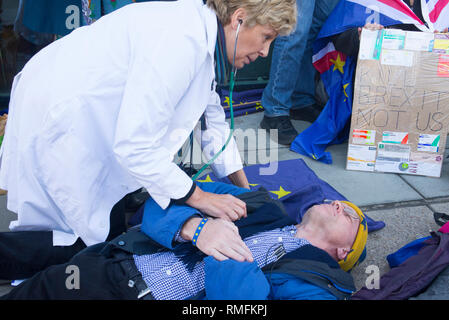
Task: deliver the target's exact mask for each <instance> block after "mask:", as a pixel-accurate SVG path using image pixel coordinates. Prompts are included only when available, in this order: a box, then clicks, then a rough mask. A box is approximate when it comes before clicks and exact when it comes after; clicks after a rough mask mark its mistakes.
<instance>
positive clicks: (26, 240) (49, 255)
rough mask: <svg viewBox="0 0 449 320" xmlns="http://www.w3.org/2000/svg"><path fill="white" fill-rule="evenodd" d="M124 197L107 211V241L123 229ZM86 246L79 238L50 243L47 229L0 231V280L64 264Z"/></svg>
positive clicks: (25, 276) (21, 277) (50, 235)
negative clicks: (63, 242) (68, 241)
mask: <svg viewBox="0 0 449 320" xmlns="http://www.w3.org/2000/svg"><path fill="white" fill-rule="evenodd" d="M125 202H126V197H125V198H123V199H122V200H120V201H119V202H118V203H117V204H116V205H115V206H114V207H113V208H112V210H111V215H110V229H109V235H108V238H107V241H109V240H111V239H113V238H115V237H117V236H118V235H120V234H121V233H123V232H125V231H126V215H125ZM84 248H86V245H85V244H84V242H83V241H82V240H81V239H78V240H77V241H76V242H75V243H74V244H73V245H71V246H53V233H52V232H51V231H18V232H1V233H0V279H4V280H15V279H26V278H29V277H31V276H32V275H34V274H35V273H36V272H38V271H41V270H44V269H45V268H47V267H48V266H52V265H57V264H61V263H66V262H67V261H69V260H70V258H72V257H73V256H74V255H75V254H77V253H78V252H80V251H81V250H83V249H84Z"/></svg>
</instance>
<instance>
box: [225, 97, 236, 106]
mask: <svg viewBox="0 0 449 320" xmlns="http://www.w3.org/2000/svg"><path fill="white" fill-rule="evenodd" d="M223 102H224V103H226V104H227V105H228V107H229V106H230V102H231V100H230V99H229V97H226V98H225V99H224V101H223ZM232 103H234V100H232Z"/></svg>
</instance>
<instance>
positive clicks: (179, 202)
mask: <svg viewBox="0 0 449 320" xmlns="http://www.w3.org/2000/svg"><path fill="white" fill-rule="evenodd" d="M195 188H196V183H195V181H194V182H193V183H192V187H190V190H189V192H187V194H186V195H185V196H184V197H182V198H181V199H172V200H171V203H172V204H176V205H178V206H179V205H183V204H185V203H186V201H187V200H189V198H190V197H191V196H192V194H193V193H194V192H195Z"/></svg>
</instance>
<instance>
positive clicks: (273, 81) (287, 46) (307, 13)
mask: <svg viewBox="0 0 449 320" xmlns="http://www.w3.org/2000/svg"><path fill="white" fill-rule="evenodd" d="M338 1H339V0H297V1H296V4H297V6H298V17H297V26H296V30H295V31H294V32H293V33H292V34H290V35H289V36H283V37H278V38H277V39H276V40H275V43H274V48H273V56H272V61H271V69H270V80H269V82H268V85H267V86H266V87H265V90H264V92H263V95H262V105H263V107H264V109H265V115H266V116H268V117H276V116H285V115H289V113H290V109H291V108H294V109H299V108H302V107H306V106H308V105H312V104H314V103H315V73H316V70H315V68H314V67H313V64H312V44H313V41H314V40H315V38H316V37H317V35H318V32H319V31H320V29H321V26H322V25H323V23H324V22H325V21H326V19H327V17H328V16H329V14H330V13H331V12H332V10H333V9H334V7H335V6H336V5H337V3H338Z"/></svg>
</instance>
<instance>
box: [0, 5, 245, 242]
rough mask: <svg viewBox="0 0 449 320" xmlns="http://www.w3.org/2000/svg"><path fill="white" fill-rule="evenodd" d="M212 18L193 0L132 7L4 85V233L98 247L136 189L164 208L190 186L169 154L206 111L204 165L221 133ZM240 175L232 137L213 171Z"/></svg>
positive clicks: (57, 45) (54, 47)
mask: <svg viewBox="0 0 449 320" xmlns="http://www.w3.org/2000/svg"><path fill="white" fill-rule="evenodd" d="M216 36H217V20H216V16H215V14H214V13H213V12H212V11H211V10H210V9H208V8H207V7H206V6H205V5H203V2H202V1H201V0H179V1H175V2H146V3H136V4H131V5H128V6H126V7H124V8H121V9H119V10H117V11H115V12H113V13H111V14H108V15H106V16H104V17H103V18H101V19H100V20H98V21H97V22H95V23H94V24H92V25H90V26H86V27H81V28H78V29H76V30H75V31H73V32H72V33H71V34H69V35H68V36H66V37H64V38H62V39H60V40H57V41H55V42H54V43H52V44H51V45H49V46H48V47H46V48H44V49H43V50H41V51H40V52H39V53H38V54H37V55H36V56H34V57H33V58H32V59H31V60H30V61H29V62H28V63H27V65H26V66H25V67H24V69H23V70H22V72H21V73H19V74H18V75H17V76H16V78H15V80H14V83H13V89H12V92H11V101H10V108H9V116H8V124H7V128H6V135H5V140H4V143H3V145H2V150H1V157H2V158H1V167H0V188H2V189H6V190H8V203H7V206H8V209H9V210H11V211H13V212H16V213H18V220H17V221H13V222H12V223H11V225H10V229H11V230H12V231H22V230H52V231H53V244H54V245H71V244H73V243H74V242H75V241H76V239H77V238H78V237H81V239H82V240H83V241H84V242H85V243H86V244H87V245H92V244H95V243H98V242H102V241H104V240H105V239H106V237H107V235H108V233H109V214H110V211H111V209H112V207H113V206H114V204H115V203H117V202H118V201H119V200H120V199H121V198H122V197H123V196H125V195H126V194H127V193H129V192H132V191H134V190H137V189H138V188H140V187H145V188H146V189H147V190H148V192H149V193H150V195H151V196H152V198H153V199H154V200H155V201H156V202H157V203H158V204H159V205H160V206H161V207H162V208H166V207H167V206H168V204H169V202H170V199H179V198H182V197H184V196H185V195H186V194H187V193H188V191H189V190H190V188H191V186H192V181H191V179H190V177H189V176H187V175H186V174H185V173H184V172H183V171H182V170H181V169H179V167H178V166H177V165H176V164H175V163H174V162H173V157H174V155H175V154H176V152H177V151H178V150H179V149H180V148H181V146H182V144H183V143H184V142H185V141H186V139H187V138H188V137H189V134H190V133H191V132H192V130H193V129H194V127H195V125H196V124H197V123H198V120H199V118H200V117H201V115H202V114H203V113H204V112H205V116H206V123H207V127H208V130H207V132H204V134H203V140H202V141H201V143H202V146H203V147H205V148H207V150H208V152H207V154H206V158H211V157H212V156H213V155H214V154H215V152H218V150H220V149H221V147H222V145H223V143H224V142H225V141H226V139H227V137H228V134H229V126H228V125H227V123H226V121H225V115H224V111H223V109H222V107H221V105H220V99H219V97H218V95H217V94H216V93H215V91H214V90H213V85H212V84H213V83H214V49H215V43H216ZM241 168H242V163H241V159H240V155H239V153H238V150H237V147H236V144H235V141H234V139H232V140H231V143H230V144H229V146H228V147H227V148H226V149H225V151H224V152H223V154H222V155H220V157H218V158H217V160H216V164H215V165H214V166H213V169H214V171H215V172H216V174H217V175H218V176H220V177H223V176H226V175H229V174H231V173H233V172H235V171H237V170H239V169H241Z"/></svg>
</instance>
